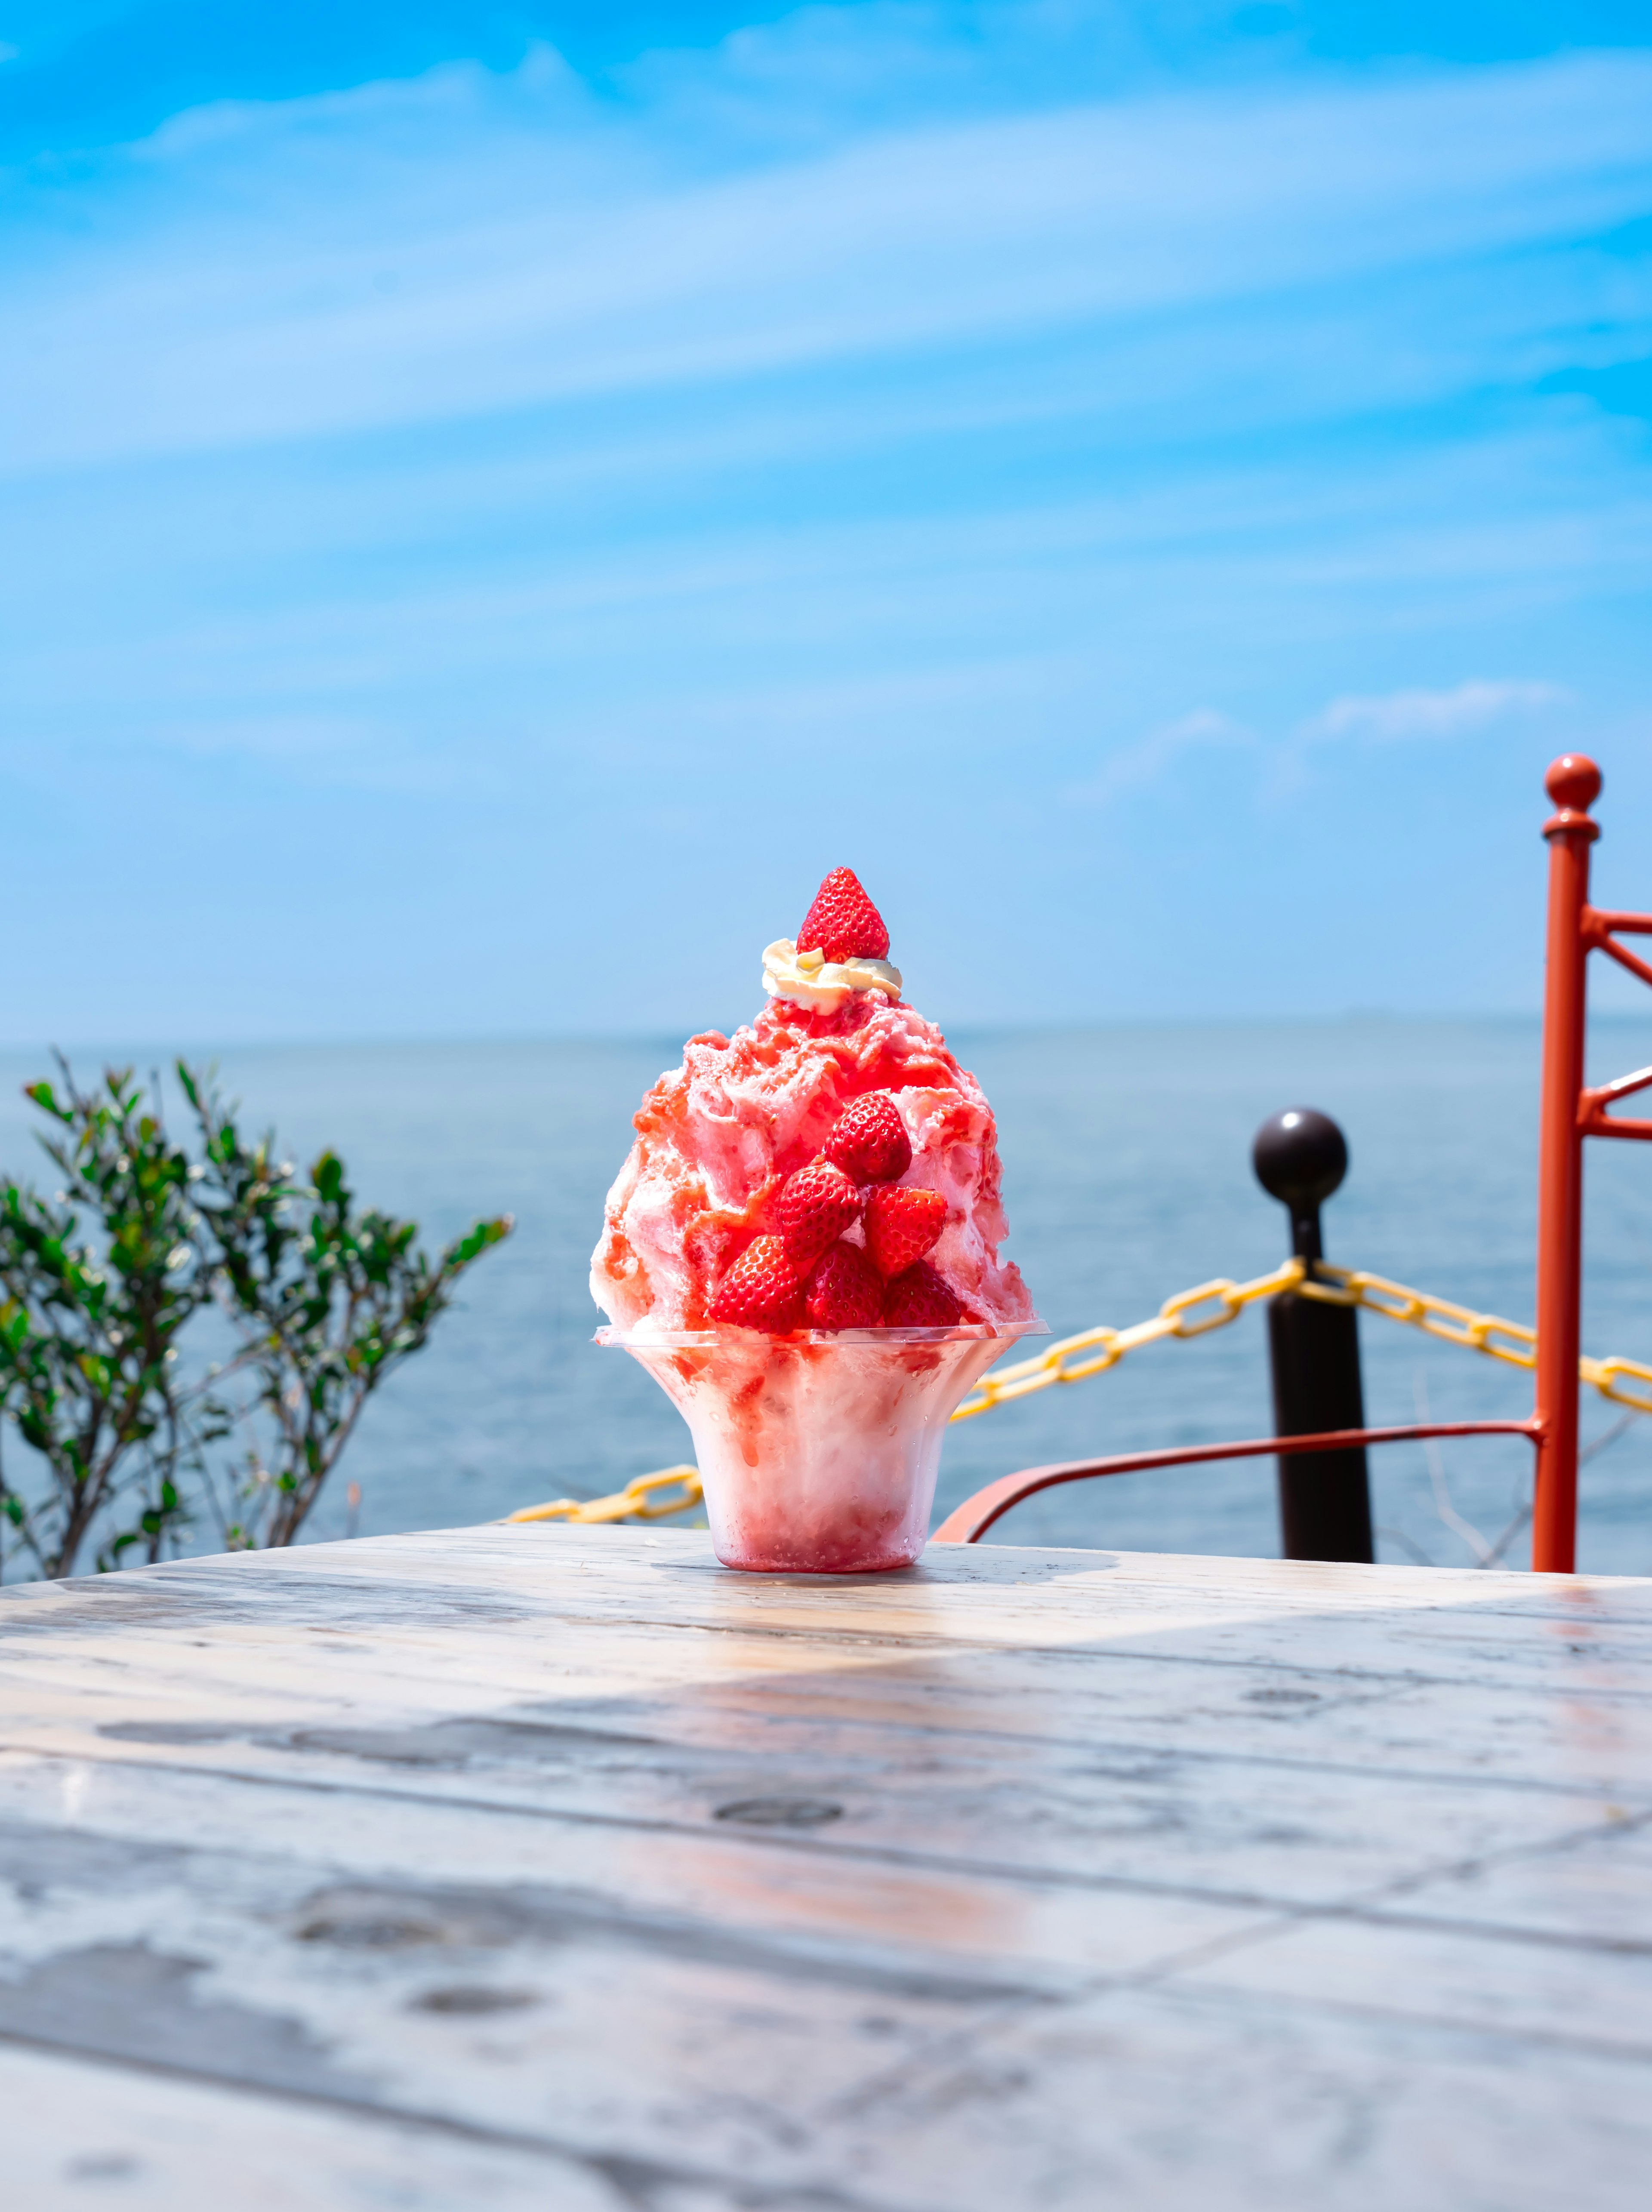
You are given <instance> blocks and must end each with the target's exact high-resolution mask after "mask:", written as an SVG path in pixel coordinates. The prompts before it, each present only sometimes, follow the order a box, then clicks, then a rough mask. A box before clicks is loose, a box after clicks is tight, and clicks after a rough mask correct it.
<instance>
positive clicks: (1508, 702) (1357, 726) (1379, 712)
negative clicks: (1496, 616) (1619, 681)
mask: <svg viewBox="0 0 1652 2212" xmlns="http://www.w3.org/2000/svg"><path fill="white" fill-rule="evenodd" d="M1570 697H1571V694H1570V692H1569V691H1568V690H1566V689H1565V688H1564V685H1562V684H1539V683H1528V682H1523V681H1519V680H1515V679H1508V678H1504V679H1493V678H1484V677H1477V678H1470V679H1469V681H1468V682H1467V683H1464V684H1454V685H1453V686H1452V687H1451V689H1450V690H1445V691H1423V690H1410V691H1388V692H1383V693H1382V694H1381V695H1380V696H1376V697H1371V698H1367V697H1360V696H1357V695H1353V694H1350V695H1349V696H1345V697H1344V698H1340V699H1333V700H1332V701H1331V702H1330V703H1329V704H1328V705H1327V706H1326V707H1323V708H1321V710H1320V712H1319V713H1318V714H1315V715H1312V716H1310V717H1309V720H1307V721H1306V722H1305V723H1304V724H1303V727H1302V732H1301V734H1302V736H1303V738H1306V739H1308V740H1309V742H1312V741H1314V740H1315V739H1318V738H1377V739H1379V740H1382V741H1385V742H1386V741H1391V740H1394V739H1408V738H1424V739H1435V738H1457V737H1463V736H1466V735H1467V733H1468V732H1471V731H1474V730H1483V729H1485V727H1486V726H1487V725H1488V724H1490V723H1492V722H1501V721H1506V720H1509V718H1510V717H1513V716H1517V715H1523V714H1543V713H1546V712H1547V711H1548V710H1549V709H1550V708H1555V707H1561V706H1564V705H1565V704H1566V703H1567V702H1568V701H1569V700H1570Z"/></svg>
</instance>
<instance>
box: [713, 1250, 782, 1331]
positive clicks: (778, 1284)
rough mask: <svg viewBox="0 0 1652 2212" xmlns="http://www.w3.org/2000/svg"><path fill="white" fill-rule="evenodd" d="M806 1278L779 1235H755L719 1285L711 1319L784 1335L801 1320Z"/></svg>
mask: <svg viewBox="0 0 1652 2212" xmlns="http://www.w3.org/2000/svg"><path fill="white" fill-rule="evenodd" d="M803 1280H804V1279H803V1275H802V1273H801V1271H800V1270H799V1268H797V1267H793V1264H792V1262H791V1261H790V1260H788V1259H787V1256H786V1247H785V1245H784V1244H782V1243H781V1242H780V1238H779V1237H754V1238H753V1240H752V1241H751V1243H750V1244H748V1245H747V1246H746V1248H745V1249H744V1252H742V1253H741V1255H740V1256H739V1258H738V1260H737V1261H735V1262H734V1265H733V1266H732V1267H731V1268H730V1269H729V1271H728V1273H727V1274H726V1275H725V1276H724V1278H723V1279H722V1281H721V1282H720V1283H719V1285H717V1295H716V1296H715V1297H714V1298H713V1300H712V1302H711V1318H712V1319H713V1321H714V1322H733V1323H734V1324H735V1325H736V1327H738V1328H766V1329H767V1330H768V1333H769V1334H770V1335H771V1336H779V1335H783V1334H785V1332H786V1331H787V1329H789V1328H799V1326H800V1325H801V1323H802V1319H803Z"/></svg>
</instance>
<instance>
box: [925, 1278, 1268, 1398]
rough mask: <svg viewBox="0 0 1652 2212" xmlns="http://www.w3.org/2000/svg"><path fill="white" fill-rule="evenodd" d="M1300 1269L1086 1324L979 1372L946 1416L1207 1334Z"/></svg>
mask: <svg viewBox="0 0 1652 2212" xmlns="http://www.w3.org/2000/svg"><path fill="white" fill-rule="evenodd" d="M1305 1272H1306V1271H1305V1270H1304V1268H1303V1263H1302V1261H1300V1260H1287V1261H1285V1265H1284V1266H1283V1267H1276V1268H1274V1270H1273V1272H1272V1274H1269V1275H1257V1276H1255V1277H1254V1279H1252V1280H1251V1281H1250V1282H1248V1283H1235V1282H1230V1281H1229V1279H1227V1277H1226V1276H1223V1277H1221V1278H1220V1279H1218V1281H1216V1282H1214V1283H1200V1284H1199V1285H1196V1286H1195V1287H1194V1288H1193V1290H1191V1291H1178V1292H1177V1294H1176V1296H1175V1297H1173V1298H1166V1300H1165V1301H1164V1304H1163V1305H1162V1306H1161V1307H1160V1308H1159V1310H1158V1311H1157V1314H1155V1315H1154V1316H1153V1318H1152V1319H1151V1321H1139V1322H1136V1323H1135V1325H1134V1326H1133V1328H1105V1327H1102V1328H1087V1329H1085V1330H1084V1333H1083V1334H1082V1335H1079V1336H1065V1337H1063V1338H1062V1339H1061V1340H1060V1343H1059V1344H1052V1345H1048V1346H1046V1348H1045V1349H1044V1350H1043V1351H1042V1352H1037V1353H1036V1354H1035V1355H1034V1357H1033V1358H1030V1359H1017V1361H1016V1362H1015V1364H1014V1365H1013V1366H1010V1367H999V1368H995V1369H993V1371H992V1372H991V1373H990V1374H987V1375H983V1376H981V1381H980V1382H979V1383H976V1385H975V1389H973V1390H972V1391H971V1392H970V1394H969V1396H968V1397H967V1398H966V1399H965V1400H964V1401H963V1404H962V1405H961V1406H960V1407H958V1410H957V1413H954V1414H953V1416H952V1419H954V1420H955V1421H971V1420H974V1419H975V1416H976V1414H977V1413H991V1411H992V1410H993V1407H994V1406H1002V1405H1005V1404H1007V1403H1008V1402H1009V1401H1010V1400H1011V1399H1012V1398H1024V1397H1027V1396H1028V1395H1029V1394H1030V1393H1031V1392H1032V1391H1034V1390H1048V1389H1049V1387H1050V1385H1051V1384H1052V1383H1082V1382H1084V1380H1085V1378H1086V1377H1087V1376H1091V1375H1104V1374H1106V1372H1107V1370H1108V1368H1109V1367H1116V1366H1117V1365H1118V1364H1119V1362H1120V1361H1121V1359H1122V1358H1124V1357H1125V1355H1126V1353H1127V1352H1139V1351H1140V1349H1141V1347H1142V1346H1143V1345H1144V1344H1157V1342H1158V1341H1159V1340H1160V1339H1161V1338H1162V1337H1166V1336H1208V1335H1209V1334H1210V1333H1211V1331H1212V1329H1213V1328H1226V1327H1227V1325H1228V1323H1229V1322H1230V1321H1237V1320H1238V1318H1239V1316H1240V1315H1241V1314H1242V1313H1243V1311H1244V1310H1245V1308H1246V1307H1247V1306H1248V1305H1254V1304H1255V1303H1256V1301H1257V1299H1258V1298H1271V1297H1273V1296H1274V1294H1275V1292H1276V1291H1294V1290H1295V1289H1297V1286H1298V1285H1300V1283H1301V1282H1302V1279H1303V1274H1304V1273H1305ZM1212 1304H1213V1305H1214V1306H1215V1307H1216V1311H1215V1312H1214V1313H1211V1314H1206V1315H1204V1316H1200V1318H1199V1319H1196V1320H1195V1319H1194V1318H1193V1316H1194V1315H1196V1314H1197V1313H1198V1310H1199V1308H1200V1306H1204V1305H1212ZM1097 1346H1099V1347H1100V1349H1099V1351H1097V1352H1096V1357H1095V1358H1093V1359H1085V1358H1082V1357H1081V1355H1082V1354H1083V1353H1084V1352H1090V1351H1091V1350H1094V1349H1095V1348H1096V1347H1097Z"/></svg>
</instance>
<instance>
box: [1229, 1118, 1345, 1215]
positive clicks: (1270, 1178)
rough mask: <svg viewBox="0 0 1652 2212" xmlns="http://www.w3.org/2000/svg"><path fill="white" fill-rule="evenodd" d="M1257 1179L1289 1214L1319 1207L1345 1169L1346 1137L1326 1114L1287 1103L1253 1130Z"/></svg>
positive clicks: (1253, 1150) (1253, 1152)
mask: <svg viewBox="0 0 1652 2212" xmlns="http://www.w3.org/2000/svg"><path fill="white" fill-rule="evenodd" d="M1250 1158H1251V1164H1252V1165H1253V1166H1254V1169H1255V1170H1256V1180H1257V1182H1260V1184H1261V1186H1262V1188H1263V1189H1264V1190H1265V1191H1266V1193H1267V1194H1268V1195H1269V1197H1270V1198H1277V1199H1278V1200H1279V1202H1280V1204H1281V1205H1282V1206H1289V1207H1290V1208H1291V1212H1292V1214H1293V1215H1295V1214H1303V1213H1313V1212H1317V1211H1318V1210H1319V1208H1320V1207H1321V1206H1323V1204H1324V1203H1325V1201H1326V1200H1327V1198H1329V1197H1330V1195H1331V1194H1332V1192H1333V1190H1335V1189H1336V1188H1337V1187H1338V1185H1339V1183H1340V1182H1341V1181H1342V1178H1343V1177H1344V1176H1345V1175H1346V1174H1347V1172H1348V1140H1347V1139H1346V1138H1345V1136H1344V1135H1343V1133H1342V1132H1341V1130H1340V1129H1339V1128H1338V1127H1337V1125H1336V1123H1335V1122H1334V1121H1333V1120H1332V1119H1331V1116H1330V1115H1328V1114H1321V1113H1320V1112H1319V1110H1318V1109H1316V1108H1315V1107H1313V1106H1287V1107H1286V1108H1285V1111H1284V1113H1283V1114H1274V1115H1270V1116H1269V1118H1268V1119H1267V1120H1266V1121H1264V1122H1263V1124H1262V1126H1261V1127H1260V1129H1259V1130H1258V1131H1257V1132H1256V1141H1255V1143H1254V1145H1253V1146H1251V1152H1250Z"/></svg>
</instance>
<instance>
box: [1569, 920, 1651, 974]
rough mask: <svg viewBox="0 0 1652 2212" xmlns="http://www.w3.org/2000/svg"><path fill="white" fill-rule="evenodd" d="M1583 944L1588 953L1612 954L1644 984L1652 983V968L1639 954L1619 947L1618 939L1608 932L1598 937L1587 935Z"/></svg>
mask: <svg viewBox="0 0 1652 2212" xmlns="http://www.w3.org/2000/svg"><path fill="white" fill-rule="evenodd" d="M1583 943H1584V946H1585V949H1586V950H1587V951H1590V952H1607V953H1610V954H1611V956H1612V957H1613V959H1614V960H1615V961H1616V962H1617V963H1618V965H1619V967H1620V968H1627V969H1628V970H1629V972H1630V974H1631V975H1638V976H1639V977H1640V979H1641V981H1642V982H1643V983H1652V968H1649V967H1648V965H1647V963H1646V962H1645V961H1644V960H1643V959H1642V958H1641V957H1640V956H1639V954H1638V953H1635V952H1631V951H1630V950H1629V947H1628V946H1627V945H1619V942H1618V940H1617V939H1616V938H1615V937H1613V936H1611V935H1609V934H1608V933H1607V932H1606V931H1605V930H1602V931H1600V933H1599V934H1598V935H1595V934H1594V933H1585V935H1584V939H1583Z"/></svg>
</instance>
